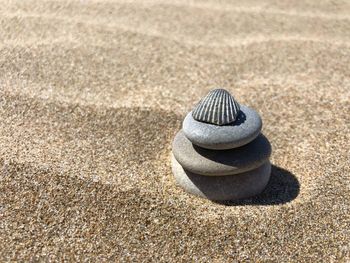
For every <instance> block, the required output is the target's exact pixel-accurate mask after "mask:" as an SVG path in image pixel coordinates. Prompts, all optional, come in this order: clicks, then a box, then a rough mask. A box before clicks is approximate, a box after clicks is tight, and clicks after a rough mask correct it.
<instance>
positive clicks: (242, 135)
mask: <svg viewBox="0 0 350 263" xmlns="http://www.w3.org/2000/svg"><path fill="white" fill-rule="evenodd" d="M182 128H183V131H184V133H185V135H186V137H187V138H188V139H189V140H190V141H191V142H192V143H194V144H196V145H198V146H200V147H203V148H207V149H213V150H226V149H232V148H237V147H240V146H242V145H245V144H247V143H249V142H251V141H252V140H254V139H255V138H256V137H257V136H258V135H259V133H260V131H261V128H262V121H261V118H260V116H259V114H258V113H257V112H256V111H255V110H253V109H251V108H249V107H247V106H244V105H241V110H240V112H239V115H238V116H237V119H236V120H235V122H234V123H231V124H227V125H224V126H218V125H214V124H210V123H204V122H200V121H196V120H195V119H194V118H193V116H192V112H190V113H188V114H187V116H186V118H185V120H184V121H183V123H182Z"/></svg>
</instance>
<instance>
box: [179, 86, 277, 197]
mask: <svg viewBox="0 0 350 263" xmlns="http://www.w3.org/2000/svg"><path fill="white" fill-rule="evenodd" d="M261 128H262V121H261V118H260V116H259V114H258V113H257V112H256V111H255V110H253V109H251V108H249V107H247V106H244V105H240V104H238V103H237V102H236V100H235V99H234V98H233V96H232V95H231V94H230V93H229V92H227V91H226V90H224V89H215V90H212V91H211V92H209V93H208V95H207V96H206V97H204V98H203V99H202V100H201V101H200V102H199V103H198V104H197V106H196V107H195V108H194V109H193V111H191V112H190V113H188V114H187V116H186V118H185V120H184V121H183V125H182V130H180V131H179V132H178V133H177V134H176V136H175V139H174V141H173V147H172V148H173V149H172V153H173V154H172V170H173V173H174V176H175V179H176V181H177V183H178V184H179V185H180V186H181V187H182V188H183V189H184V190H185V191H187V192H188V193H190V194H193V195H197V196H200V197H204V198H208V199H211V200H217V201H223V200H238V199H243V198H248V197H251V196H254V195H257V194H259V193H261V192H262V191H263V190H264V188H265V187H266V185H267V183H268V181H269V178H270V173H271V164H270V162H269V157H270V154H271V145H270V143H269V141H268V140H267V138H266V137H265V136H264V135H262V134H261Z"/></svg>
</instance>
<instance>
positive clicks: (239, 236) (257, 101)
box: [0, 0, 350, 262]
mask: <svg viewBox="0 0 350 263" xmlns="http://www.w3.org/2000/svg"><path fill="white" fill-rule="evenodd" d="M0 23H1V24H0V39H1V41H0V244H1V245H0V261H2V262H5V261H20V262H24V261H27V262H28V261H49V260H52V261H62V260H65V261H71V262H72V261H87V262H89V261H90V262H103V261H116V262H151V261H152V262H235V261H250V262H252V261H275V262H348V261H350V245H349V243H350V160H349V156H350V145H349V144H350V2H349V1H340V0H335V1H328V0H325V1H316V0H308V1H301V0H300V1H299V0H291V1H275V0H264V1H260V0H259V1H258V0H249V1H228V0H227V1H226V0H220V1H215V0H208V1H202V0H198V1H195V0H190V1H184V0H183V1H182V0H174V1H165V0H151V1H118V2H114V1H112V0H80V1H78V0H76V1H73V0H62V1H61V0H53V1H47V0H41V1H36V0H26V1H21V0H11V1H9V0H4V1H2V2H1V4H0ZM215 87H225V88H226V89H228V90H229V91H230V92H231V93H232V94H233V95H234V96H235V98H236V99H237V100H238V101H239V102H240V103H242V104H245V105H248V106H250V107H253V108H255V109H256V110H257V111H258V112H259V113H260V114H261V116H262V119H263V122H264V127H263V132H264V134H265V135H266V136H267V137H268V138H269V140H270V141H271V144H272V147H273V153H272V156H271V162H272V164H273V167H272V177H271V181H270V183H269V185H268V187H267V189H266V190H265V191H264V192H263V193H262V194H261V195H260V196H258V197H256V198H251V199H249V200H243V201H241V202H226V203H214V202H211V201H208V200H204V199H200V198H196V197H192V196H189V195H187V194H186V193H185V192H184V191H182V190H181V189H180V188H179V187H178V186H176V184H175V180H174V178H173V176H172V173H171V167H170V151H171V141H172V139H173V137H174V135H175V134H176V132H177V131H178V130H179V129H180V126H181V122H182V120H183V118H184V117H185V115H186V113H187V112H188V111H189V110H191V109H192V108H193V106H194V105H195V103H196V102H197V101H198V100H199V99H200V98H201V97H203V96H204V95H205V94H206V93H207V92H208V91H209V90H210V89H212V88H215Z"/></svg>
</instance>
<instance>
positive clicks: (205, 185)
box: [172, 156, 271, 201]
mask: <svg viewBox="0 0 350 263" xmlns="http://www.w3.org/2000/svg"><path fill="white" fill-rule="evenodd" d="M172 170H173V174H174V176H175V180H176V181H177V183H178V184H179V185H180V186H181V187H182V188H183V189H184V190H185V191H186V192H188V193H190V194H193V195H196V196H200V197H203V198H207V199H210V200H216V201H224V200H238V199H244V198H248V197H252V196H254V195H257V194H260V193H261V192H262V191H263V190H264V188H265V187H266V185H267V183H268V181H269V179H270V174H271V164H270V162H269V161H267V162H265V163H264V164H262V165H261V166H259V167H258V168H256V169H254V170H251V171H248V172H245V173H241V174H235V175H225V176H215V177H214V176H205V175H198V174H194V173H191V172H189V171H186V170H184V169H183V167H182V166H181V165H180V164H179V163H178V162H177V161H176V159H175V158H174V156H173V157H172Z"/></svg>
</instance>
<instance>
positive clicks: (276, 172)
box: [215, 165, 300, 206]
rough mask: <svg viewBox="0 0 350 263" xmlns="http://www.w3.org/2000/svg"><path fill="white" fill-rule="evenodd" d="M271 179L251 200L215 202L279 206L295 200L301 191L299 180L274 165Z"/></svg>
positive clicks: (234, 204) (221, 202)
mask: <svg viewBox="0 0 350 263" xmlns="http://www.w3.org/2000/svg"><path fill="white" fill-rule="evenodd" d="M271 168H272V169H271V177H270V180H269V183H268V184H267V186H266V188H265V190H264V191H263V192H262V193H261V194H259V195H257V196H255V197H251V198H247V199H242V200H239V201H220V202H218V201H215V202H216V203H219V204H222V205H226V206H236V205H278V204H285V203H288V202H290V201H292V200H294V199H295V198H296V197H297V196H298V194H299V189H300V184H299V181H298V179H297V178H296V177H295V176H294V175H293V174H292V173H290V172H289V171H287V170H284V169H283V168H280V167H278V166H275V165H272V167H271Z"/></svg>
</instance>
